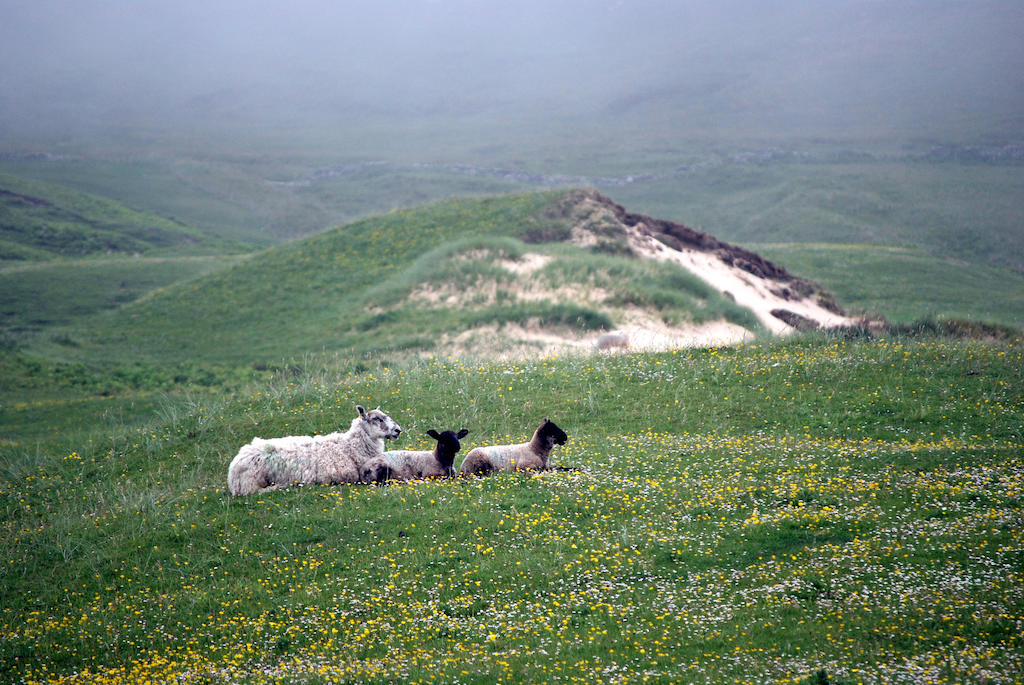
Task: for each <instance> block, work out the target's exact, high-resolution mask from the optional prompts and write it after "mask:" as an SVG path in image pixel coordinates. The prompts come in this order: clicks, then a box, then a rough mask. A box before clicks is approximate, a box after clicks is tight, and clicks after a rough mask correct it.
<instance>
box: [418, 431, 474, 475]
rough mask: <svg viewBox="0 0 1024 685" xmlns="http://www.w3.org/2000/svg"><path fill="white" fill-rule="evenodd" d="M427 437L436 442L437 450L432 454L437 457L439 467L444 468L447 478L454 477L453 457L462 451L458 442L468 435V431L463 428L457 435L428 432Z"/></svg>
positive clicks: (444, 432) (451, 432)
mask: <svg viewBox="0 0 1024 685" xmlns="http://www.w3.org/2000/svg"><path fill="white" fill-rule="evenodd" d="M427 435H429V436H430V437H432V438H433V439H434V440H437V449H436V450H434V454H436V455H437V460H438V461H439V462H440V463H441V466H443V467H445V470H446V471H447V472H448V475H449V476H453V475H455V468H454V466H453V465H454V463H455V455H456V454H458V452H459V450H460V449H462V443H460V442H459V440H461V439H462V438H464V437H466V436H467V435H469V431H468V430H466V429H465V428H463V429H462V430H460V431H459V432H458V433H456V432H455V431H442V432H441V433H438V432H437V431H436V430H433V429H431V430H428V431H427Z"/></svg>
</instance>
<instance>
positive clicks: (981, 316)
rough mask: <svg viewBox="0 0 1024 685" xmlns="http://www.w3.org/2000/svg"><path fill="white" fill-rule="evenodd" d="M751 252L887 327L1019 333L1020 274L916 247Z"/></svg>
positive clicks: (759, 247) (1023, 276) (1023, 300)
mask: <svg viewBox="0 0 1024 685" xmlns="http://www.w3.org/2000/svg"><path fill="white" fill-rule="evenodd" d="M748 247H749V248H750V249H752V250H753V251H755V252H757V253H758V254H761V255H764V256H765V257H767V258H768V259H771V260H772V261H775V262H777V263H779V264H782V265H783V266H785V267H786V268H787V269H788V270H789V271H790V272H792V273H797V274H801V275H802V276H804V277H806V278H810V279H811V280H813V281H815V282H817V283H820V284H821V285H822V286H824V287H825V288H826V289H827V290H830V291H831V292H834V293H843V302H844V303H847V304H848V306H850V307H851V308H853V309H856V310H859V311H866V312H877V313H881V314H883V315H884V316H885V317H886V318H888V319H889V320H890V321H893V322H899V323H910V322H912V321H916V320H918V319H921V318H925V317H935V318H957V319H970V320H974V321H993V322H999V323H1002V324H1003V325H1006V326H1012V327H1014V328H1024V273H1022V272H1020V271H1016V270H1013V269H1009V268H1005V267H998V266H991V265H987V264H979V263H971V262H967V261H964V260H961V259H952V258H943V257H936V256H934V255H930V254H924V253H923V252H922V251H921V250H919V249H914V248H900V247H879V246H873V245H855V244H850V245H841V244H836V243H832V244H828V243H817V244H808V243H804V244H793V243H791V244H754V245H748Z"/></svg>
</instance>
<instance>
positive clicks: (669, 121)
mask: <svg viewBox="0 0 1024 685" xmlns="http://www.w3.org/2000/svg"><path fill="white" fill-rule="evenodd" d="M0 13H2V17H3V20H2V21H0V67H2V68H0V146H2V149H3V150H4V151H6V152H8V153H10V152H12V151H13V152H29V151H38V150H39V149H41V148H47V146H49V147H48V148H47V149H59V150H64V151H84V150H91V151H93V152H96V151H97V150H98V149H109V150H116V151H118V152H120V153H124V152H125V151H126V150H127V151H130V150H136V151H152V150H161V149H164V148H165V146H168V145H170V146H172V147H175V146H176V149H178V150H179V152H185V151H193V152H195V151H205V152H207V153H208V152H209V151H210V150H211V149H217V150H222V151H223V150H226V149H229V148H232V147H238V146H256V147H257V148H261V149H265V150H266V151H267V152H268V153H271V154H273V153H274V151H275V150H277V151H280V150H281V146H284V147H286V148H287V147H290V146H292V147H294V146H299V147H301V146H304V145H306V146H308V145H312V146H315V147H316V148H317V152H318V153H323V154H338V155H346V154H354V155H357V156H358V155H366V156H369V157H373V158H380V159H402V158H403V157H404V156H405V155H408V154H414V155H417V156H419V157H421V158H422V161H428V160H432V159H433V160H436V159H444V160H446V161H458V160H459V159H460V158H462V157H464V156H467V155H468V156H473V157H477V158H478V157H481V156H483V157H485V158H489V159H492V160H493V161H495V162H497V161H501V160H502V159H504V158H514V157H516V156H517V155H520V154H522V153H523V151H524V150H525V151H530V150H531V149H533V148H535V147H543V146H545V145H547V144H548V141H550V140H551V139H552V138H558V139H559V140H560V142H561V144H563V145H569V146H570V147H572V146H579V147H581V148H586V147H589V146H595V145H611V146H635V145H653V146H657V145H659V144H664V143H665V142H666V141H673V142H675V143H678V142H679V141H681V140H683V141H686V140H690V141H699V142H701V143H705V144H706V143H708V142H711V143H718V142H722V143H726V144H731V143H734V142H740V141H744V142H745V141H764V142H770V143H774V144H777V143H779V142H787V141H789V142H792V141H797V140H813V139H816V138H827V139H836V140H841V141H850V142H853V143H858V144H878V143H884V144H895V145H901V144H906V143H908V142H918V141H936V142H941V143H954V144H995V145H999V144H1005V143H1007V142H1019V141H1020V139H1021V137H1022V132H1024V40H1021V36H1024V3H1020V2H1019V1H1017V0H970V1H969V2H967V1H960V0H950V1H948V2H936V1H935V0H927V1H915V0H900V1H899V2H895V1H890V2H885V1H879V0H824V1H822V0H817V1H811V0H784V1H782V2H771V3H767V2H761V1H755V0H725V1H715V2H711V1H707V0H682V1H678V2H673V1H661V2H655V1H652V0H630V1H629V2H626V1H618V0H568V1H555V2H552V1H551V0H518V1H514V2H507V3H490V2H480V1H474V0H373V1H362V0H349V1H346V2H329V1H327V0H299V1H290V2H267V3H252V2H246V1H241V0H219V1H210V0H205V1H202V0H175V1H174V2H163V1H149V2H140V1H138V0H75V1H74V2H69V1H67V0H64V1H61V0H3V1H2V2H0ZM570 156H571V155H570ZM580 162H581V164H580V165H579V166H585V162H584V161H583V160H580Z"/></svg>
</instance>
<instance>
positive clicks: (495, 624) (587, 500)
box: [0, 338, 1024, 683]
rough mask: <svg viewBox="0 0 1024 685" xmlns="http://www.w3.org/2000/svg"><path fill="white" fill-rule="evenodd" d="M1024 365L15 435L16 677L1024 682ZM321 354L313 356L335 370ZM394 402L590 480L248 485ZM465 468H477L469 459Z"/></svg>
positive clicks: (324, 388)
mask: <svg viewBox="0 0 1024 685" xmlns="http://www.w3.org/2000/svg"><path fill="white" fill-rule="evenodd" d="M1022 356H1024V347H1022V346H1021V345H1020V342H1019V341H1017V342H1013V343H1006V344H1004V343H981V342H971V341H948V340H932V339H927V340H926V339H918V340H914V339H895V340H853V341H845V340H835V339H822V338H816V339H809V340H803V341H792V342H786V343H767V344H756V345H747V346H743V347H738V348H727V349H708V350H692V351H691V350H687V351H678V352H676V353H667V354H658V355H650V354H646V355H621V356H607V357H605V356H592V357H566V358H550V359H544V360H540V361H536V362H520V363H507V364H496V363H486V364H477V363H469V362H464V361H459V360H456V359H432V360H427V361H424V362H420V363H411V364H409V365H407V366H405V367H402V368H388V367H387V366H384V365H379V366H375V367H374V368H372V369H365V370H363V371H361V372H360V373H358V374H357V373H346V374H341V373H338V372H334V371H332V370H331V369H330V368H323V369H318V370H312V369H307V371H306V373H305V374H303V375H301V376H299V377H292V376H282V377H281V378H280V380H279V381H278V382H276V383H270V384H266V385H264V386H262V387H260V388H259V389H257V390H254V391H252V392H249V393H247V394H245V395H244V396H239V397H232V398H223V399H215V398H202V399H196V398H192V399H189V400H186V401H178V400H173V401H172V400H168V401H167V403H166V406H164V407H163V408H162V409H161V410H160V411H159V412H158V415H159V420H156V421H153V422H151V423H149V424H147V426H146V428H145V429H144V430H134V431H130V432H127V433H123V432H122V433H118V434H113V435H99V434H97V436H96V437H95V438H94V439H93V440H92V441H91V442H88V443H87V444H82V445H77V446H72V447H71V448H70V449H67V448H65V447H64V446H58V445H57V444H56V443H54V445H48V444H41V445H40V446H39V447H38V448H36V446H34V445H33V446H32V447H29V446H26V445H20V446H19V445H18V444H17V443H13V444H14V445H15V446H14V447H11V448H8V447H5V448H4V449H5V453H4V462H3V480H2V482H0V506H2V507H3V552H2V556H0V563H2V570H0V573H2V577H3V584H4V589H5V592H4V594H3V598H2V600H0V679H2V680H4V681H13V682H33V683H36V682H38V683H45V682H54V683H142V682H178V683H208V682H215V683H216V682H225V683H227V682H231V683H234V682H246V683H278V682H314V683H330V682H410V683H431V682H437V683H453V682H460V683H497V682H517V683H519V682H538V683H540V682H561V683H593V682H609V683H642V682H697V683H704V682H709V683H711V682H713V683H720V682H736V683H748V682H749V683H799V682H805V683H810V682H833V683H893V682H896V683H963V682H968V683H987V682H1022V681H1024V656H1022V655H1024V639H1022V638H1021V634H1022V632H1024V491H1022V488H1024V434H1022V431H1024V428H1022V426H1024V390H1022V388H1024V359H1022ZM310 366H312V365H310ZM357 402H359V403H363V404H367V405H372V406H376V405H377V404H380V405H382V407H383V408H384V409H385V410H387V411H388V412H389V413H390V414H391V415H392V416H394V417H395V418H396V419H397V420H398V421H399V422H400V423H402V425H403V427H405V428H406V433H405V436H403V439H402V441H401V442H400V446H402V447H410V448H423V449H425V448H427V447H428V446H429V443H430V440H429V438H427V437H426V436H425V435H424V433H425V431H426V430H427V429H429V428H436V429H446V428H451V429H458V428H462V427H465V428H468V429H470V431H471V433H470V435H469V436H468V437H467V438H466V439H465V440H464V441H463V450H464V452H465V451H468V449H470V448H471V447H472V446H474V445H477V444H486V443H489V442H498V441H519V440H525V439H527V438H528V437H529V434H530V433H531V432H532V430H533V428H534V427H535V426H536V424H537V423H539V421H540V420H541V419H542V418H544V417H545V416H550V417H551V418H553V419H554V420H555V421H556V422H558V424H559V425H560V426H562V427H563V428H564V429H565V430H566V432H567V433H568V434H569V436H570V442H569V444H568V445H566V446H564V447H558V448H556V450H555V453H554V456H553V461H554V463H555V464H557V465H559V466H562V467H568V468H566V469H564V470H553V471H549V472H545V473H542V474H539V475H500V476H494V477H490V478H470V479H454V480H450V481H427V482H414V483H408V484H394V485H390V486H387V487H373V486H337V487H327V486H322V487H321V486H317V487H305V488H294V489H291V490H286V491H280V492H275V493H269V494H266V495H263V496H254V497H249V498H231V497H230V496H229V495H228V494H227V492H226V487H225V485H226V483H225V476H226V469H227V464H228V462H229V461H230V459H231V457H232V456H233V455H234V452H235V451H236V450H237V448H238V446H239V445H241V444H242V443H244V442H246V441H248V440H249V439H250V438H251V437H252V436H254V435H263V436H270V435H283V434H288V433H293V434H294V433H314V432H321V433H324V432H330V431H333V430H336V429H338V428H344V427H345V426H347V424H348V422H349V420H350V419H351V417H352V416H353V409H352V407H353V405H354V404H355V403H357ZM457 461H458V459H457Z"/></svg>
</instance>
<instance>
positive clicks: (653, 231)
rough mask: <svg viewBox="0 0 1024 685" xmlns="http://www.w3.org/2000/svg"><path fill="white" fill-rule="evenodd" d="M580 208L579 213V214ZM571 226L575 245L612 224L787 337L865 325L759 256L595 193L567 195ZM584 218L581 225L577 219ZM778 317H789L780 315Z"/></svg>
mask: <svg viewBox="0 0 1024 685" xmlns="http://www.w3.org/2000/svg"><path fill="white" fill-rule="evenodd" d="M574 208H575V209H574ZM553 211H558V212H562V213H563V214H564V216H565V218H566V219H567V220H570V221H576V223H574V224H573V227H572V233H573V236H574V242H579V243H580V244H581V245H586V244H587V241H588V240H592V238H590V239H588V238H586V237H583V238H579V239H577V235H578V234H586V233H589V232H590V228H589V226H591V225H598V226H599V227H600V229H599V230H600V232H601V233H606V232H607V231H609V230H610V229H609V226H610V223H611V222H612V221H614V222H616V223H617V225H618V230H619V231H620V232H621V234H622V235H624V236H625V239H626V241H627V242H628V244H629V247H630V250H631V252H632V253H633V254H635V255H637V256H639V257H643V258H646V259H657V260H662V261H670V262H673V263H676V264H679V265H680V266H682V267H683V268H685V269H687V270H688V271H690V272H692V273H693V274H695V275H697V276H698V277H700V278H701V279H703V280H704V281H705V282H707V283H708V284H710V285H711V286H712V287H714V288H715V289H716V290H718V291H719V292H722V293H724V294H726V295H727V296H728V297H729V298H731V299H732V300H733V301H734V302H736V303H737V304H739V305H741V306H743V307H747V308H748V309H750V310H751V311H753V312H754V313H755V314H756V315H757V317H758V319H759V320H760V321H761V322H762V323H763V324H764V326H765V327H766V328H767V329H768V330H770V331H771V332H773V333H775V334H779V335H785V334H788V333H791V332H793V331H795V330H806V329H810V328H819V327H820V328H835V327H845V326H858V325H863V324H864V323H865V322H863V321H861V320H858V319H854V318H852V317H849V316H846V314H845V313H844V312H843V311H842V309H841V308H840V307H839V305H838V304H836V302H835V299H834V298H833V297H832V295H831V294H830V293H827V292H825V291H824V290H822V289H821V288H820V287H819V286H817V285H816V284H814V283H812V282H811V281H808V280H806V279H802V278H797V277H796V276H793V275H792V274H790V273H789V272H788V271H786V269H785V268H783V267H781V266H779V265H778V264H775V263H773V262H771V261H769V260H767V259H765V258H764V257H761V256H760V255H758V254H755V253H753V252H751V251H750V250H745V249H743V248H742V247H738V246H736V245H730V244H729V243H726V242H723V241H721V240H719V239H718V238H715V237H714V236H711V235H708V234H707V233H703V232H701V231H697V230H694V229H692V228H689V227H688V226H684V225H682V224H678V223H675V222H672V221H666V220H664V219H653V218H651V217H648V216H644V215H642V214H633V213H631V212H627V211H626V209H625V208H624V207H622V205H619V204H617V203H615V202H613V201H612V200H610V199H608V198H606V197H604V196H603V195H601V194H599V193H597V192H596V191H577V192H574V193H570V194H569V195H567V196H566V200H564V201H563V202H562V203H560V204H559V205H558V206H557V207H556V209H555V210H553ZM581 217H584V218H585V221H584V222H582V223H580V222H579V221H578V219H580V218H581ZM775 312H784V313H783V314H782V315H781V316H779V315H776V314H775Z"/></svg>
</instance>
